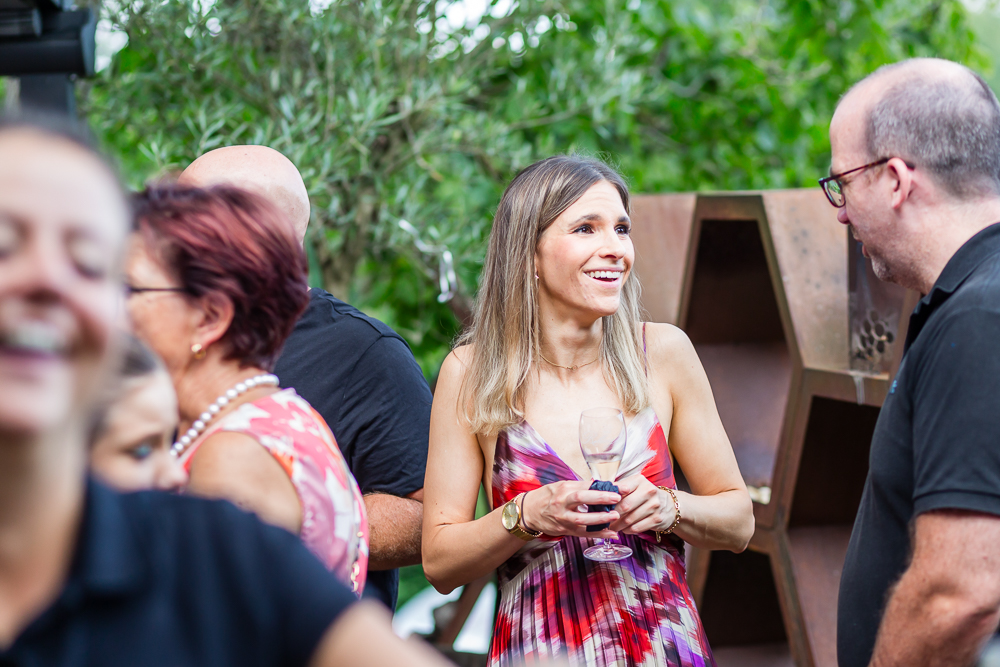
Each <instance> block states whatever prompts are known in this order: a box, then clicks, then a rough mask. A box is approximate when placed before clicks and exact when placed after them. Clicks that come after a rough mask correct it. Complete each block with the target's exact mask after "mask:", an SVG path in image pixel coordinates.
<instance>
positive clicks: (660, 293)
mask: <svg viewBox="0 0 1000 667" xmlns="http://www.w3.org/2000/svg"><path fill="white" fill-rule="evenodd" d="M695 200H696V196H695V195H694V194H667V195H638V196H635V197H633V198H632V241H633V243H634V245H635V271H636V274H637V275H638V276H639V280H640V282H641V283H642V306H643V308H645V309H646V312H648V313H649V318H650V320H651V321H653V322H667V323H669V324H677V321H678V316H679V310H680V302H681V284H682V282H683V279H684V263H685V260H686V258H687V253H688V246H689V245H690V243H691V225H692V222H693V219H694V206H695Z"/></svg>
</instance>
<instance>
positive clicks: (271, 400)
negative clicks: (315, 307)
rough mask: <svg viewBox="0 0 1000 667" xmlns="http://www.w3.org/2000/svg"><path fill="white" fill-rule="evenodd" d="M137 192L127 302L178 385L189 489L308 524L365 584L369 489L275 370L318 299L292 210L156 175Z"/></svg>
mask: <svg viewBox="0 0 1000 667" xmlns="http://www.w3.org/2000/svg"><path fill="white" fill-rule="evenodd" d="M135 203H136V221H137V231H136V233H135V234H134V235H133V240H132V247H131V250H130V252H129V257H128V261H127V268H126V273H127V276H128V277H127V280H128V290H129V293H130V296H129V300H128V310H129V315H130V317H131V319H132V323H133V326H134V327H135V331H136V334H137V335H138V336H139V337H140V338H142V339H143V340H144V341H145V342H146V343H147V344H148V345H149V346H150V347H151V348H152V349H153V351H154V352H156V353H157V355H159V357H160V358H161V359H163V361H164V364H165V365H166V367H167V371H168V372H169V374H170V377H171V379H172V380H173V383H174V388H175V389H176V391H177V402H178V406H179V409H180V429H179V433H180V434H181V435H180V437H179V438H178V440H177V442H176V443H175V444H174V453H175V454H176V455H177V456H178V457H179V458H180V461H181V463H182V464H183V465H184V468H185V469H186V470H187V471H188V473H189V475H190V481H189V483H188V487H187V490H188V491H189V492H190V493H193V494H197V495H202V496H208V497H214V498H225V499H227V500H230V501H232V502H234V503H236V504H237V505H239V506H240V507H243V508H244V509H247V510H250V511H252V512H255V513H256V514H257V515H258V516H260V517H261V518H262V519H263V520H265V521H267V522H269V523H272V524H275V525H277V526H281V527H283V528H285V529H287V530H289V531H291V532H292V533H295V534H296V535H299V536H300V537H301V538H302V541H303V543H304V544H305V545H306V546H307V547H308V548H309V550H310V551H312V552H313V553H314V554H316V556H317V557H318V558H319V559H320V560H321V561H322V562H323V564H324V565H326V566H327V568H329V569H330V570H332V571H333V572H334V573H335V574H336V575H337V576H338V577H339V578H340V579H341V580H342V581H344V582H345V583H347V584H348V585H349V586H351V588H352V589H353V590H354V591H355V593H357V594H358V595H360V594H361V589H362V588H364V584H365V576H366V573H367V563H368V522H367V519H366V516H365V504H364V500H363V498H362V496H361V491H360V490H359V489H358V485H357V483H356V482H355V481H354V477H353V476H352V475H351V473H350V470H349V469H348V467H347V463H346V462H345V461H344V458H343V456H342V455H341V453H340V450H339V449H338V448H337V443H336V441H335V440H334V437H333V434H332V433H331V432H330V429H329V428H328V427H327V425H326V423H325V422H324V421H323V419H322V417H320V416H319V414H318V413H316V412H315V411H314V410H313V409H312V408H311V407H310V405H309V404H308V403H307V402H306V401H305V400H304V399H302V398H301V397H299V396H298V394H296V393H295V390H294V389H291V388H289V389H284V390H282V389H279V388H278V378H277V377H275V376H274V375H271V373H270V371H271V369H272V368H273V367H274V362H275V361H276V360H277V358H278V354H279V353H280V351H281V346H282V345H283V344H284V342H285V339H286V338H287V337H288V335H289V333H291V331H292V327H294V326H295V321H296V319H297V318H298V316H299V315H300V314H301V312H302V310H303V309H304V308H305V306H306V304H307V302H308V300H309V295H308V291H307V287H306V260H305V253H304V252H303V250H302V246H300V245H299V244H298V242H297V241H296V239H295V236H294V233H293V231H292V227H291V223H290V222H289V221H288V220H286V219H285V218H284V217H283V216H282V215H281V213H280V212H279V211H278V210H277V209H276V208H275V207H274V206H272V205H271V204H270V203H269V202H268V201H266V200H265V199H263V198H261V197H259V196H257V195H254V194H251V193H248V192H245V191H242V190H238V189H236V188H233V187H229V186H215V187H213V188H209V189H205V190H201V189H196V188H181V187H176V186H169V185H168V186H161V187H151V188H149V189H147V190H146V191H145V192H144V193H142V194H141V195H139V196H138V198H137V199H136V202H135Z"/></svg>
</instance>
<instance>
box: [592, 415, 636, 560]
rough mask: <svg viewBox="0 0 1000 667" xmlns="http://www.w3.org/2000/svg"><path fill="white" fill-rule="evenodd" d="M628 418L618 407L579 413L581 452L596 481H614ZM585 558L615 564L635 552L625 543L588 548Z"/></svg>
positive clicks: (609, 541)
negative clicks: (614, 562) (613, 562)
mask: <svg viewBox="0 0 1000 667" xmlns="http://www.w3.org/2000/svg"><path fill="white" fill-rule="evenodd" d="M625 438H626V430H625V415H623V414H622V411H621V410H619V409H618V408H590V409H589V410H584V411H583V412H581V413H580V451H582V452H583V459H584V460H585V461H586V462H587V465H588V466H590V472H591V474H592V475H593V476H594V479H597V480H602V481H607V482H613V481H615V476H617V475H618V466H620V465H621V462H622V455H623V454H624V453H625ZM583 555H584V556H585V557H586V558H589V559H590V560H599V561H615V560H621V559H623V558H628V557H629V556H631V555H632V550H631V549H629V548H628V547H627V546H625V545H623V544H612V543H611V540H609V539H607V538H605V539H604V543H603V544H597V545H594V546H592V547H589V548H588V549H587V550H585V551H584V552H583Z"/></svg>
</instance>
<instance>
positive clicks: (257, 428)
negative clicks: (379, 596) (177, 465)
mask: <svg viewBox="0 0 1000 667" xmlns="http://www.w3.org/2000/svg"><path fill="white" fill-rule="evenodd" d="M219 431H230V432H235V433H244V434H246V435H248V436H250V437H251V438H253V439H254V440H256V441H257V442H259V443H260V444H261V445H262V446H263V447H264V449H266V450H267V451H268V452H270V454H271V456H273V457H274V459H275V460H276V461H277V462H278V463H279V464H280V465H281V467H282V469H284V471H285V473H286V474H287V475H288V477H289V479H291V481H292V484H293V485H294V486H295V491H296V493H297V494H298V496H299V502H300V503H301V504H302V528H301V530H300V531H299V537H300V538H301V539H302V542H303V543H304V544H305V545H306V547H308V548H309V550H310V551H312V552H313V554H315V555H316V556H317V557H318V558H319V559H320V560H321V561H322V562H323V564H324V565H326V567H327V569H328V570H330V571H332V572H333V573H334V574H335V575H337V577H338V578H339V579H340V580H341V581H343V582H344V583H346V584H347V585H348V586H351V587H352V589H353V590H354V592H355V593H356V594H357V595H359V596H360V595H361V591H362V589H364V586H365V578H366V576H367V574H368V518H367V515H366V514H365V503H364V498H363V497H362V495H361V490H360V489H359V488H358V484H357V482H356V481H355V480H354V477H353V476H352V475H351V471H350V469H348V467H347V462H346V461H344V457H343V455H342V454H341V453H340V448H339V447H337V441H336V440H335V439H334V437H333V433H331V432H330V428H329V427H328V426H327V425H326V422H325V421H324V420H323V418H322V417H321V416H320V415H319V413H318V412H316V411H315V410H313V408H312V406H311V405H309V403H307V402H306V401H305V399H303V398H302V397H300V396H299V395H298V394H296V393H295V390H294V389H284V390H282V391H279V392H276V393H274V394H271V395H269V396H265V397H264V398H261V399H258V400H256V401H253V402H252V403H244V404H243V405H241V406H239V407H238V408H237V409H235V410H233V411H232V412H230V413H229V414H227V415H225V416H224V417H223V418H222V419H220V420H219V421H218V422H217V423H215V424H213V425H212V426H211V427H209V429H208V430H206V431H205V433H204V434H203V435H202V436H201V437H200V438H198V440H196V441H195V442H194V443H192V444H191V446H190V447H189V448H188V449H187V451H185V452H184V455H183V456H182V457H181V463H182V464H183V465H184V468H185V470H187V471H188V472H190V469H191V462H192V459H193V458H194V455H195V452H197V451H198V448H199V447H200V446H201V444H202V443H203V442H205V440H207V439H208V438H210V437H211V436H212V434H214V433H218V432H219Z"/></svg>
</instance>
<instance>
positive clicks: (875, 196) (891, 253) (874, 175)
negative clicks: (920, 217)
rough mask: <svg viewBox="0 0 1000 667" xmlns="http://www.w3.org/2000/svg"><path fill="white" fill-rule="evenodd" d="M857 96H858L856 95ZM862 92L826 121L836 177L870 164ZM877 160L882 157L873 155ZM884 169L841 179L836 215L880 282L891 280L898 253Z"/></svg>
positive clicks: (875, 168) (866, 171)
mask: <svg viewBox="0 0 1000 667" xmlns="http://www.w3.org/2000/svg"><path fill="white" fill-rule="evenodd" d="M859 93H861V95H859ZM862 95H865V93H864V89H862V90H856V91H854V92H853V93H852V94H851V95H849V96H848V97H847V98H845V99H844V101H843V102H842V103H841V104H840V106H838V107H837V111H836V113H835V114H834V117H833V120H832V121H831V122H830V149H831V161H830V169H831V171H832V172H833V173H835V174H839V173H841V172H844V171H847V170H849V169H854V168H856V167H860V166H862V165H865V164H868V163H869V162H872V161H873V159H875V158H872V157H871V156H870V155H869V154H868V150H867V148H866V146H865V143H864V137H865V129H864V128H865V124H866V117H865V116H866V109H865V107H864V105H863V103H862V102H863V100H862V99H861V97H862ZM876 157H877V158H881V157H883V156H881V155H879V156H876ZM884 176H885V167H884V166H879V167H873V168H871V169H866V170H864V171H861V172H857V173H854V174H850V175H849V176H846V177H845V178H844V195H845V200H846V202H847V203H846V205H845V206H844V207H843V208H840V209H839V210H838V212H837V219H838V220H840V222H842V223H843V224H845V225H849V226H850V229H851V234H852V235H853V236H854V238H855V239H857V240H859V241H861V243H862V244H863V248H864V250H863V251H864V254H865V256H866V257H870V258H871V260H872V268H873V269H874V270H875V275H877V276H878V277H879V278H880V279H881V280H887V281H893V278H894V276H895V274H896V271H895V270H894V269H893V267H894V265H895V263H896V256H897V255H898V254H899V252H898V250H899V249H898V248H897V244H898V242H899V239H898V235H897V234H894V233H893V226H892V220H893V215H892V208H891V206H890V202H891V193H889V192H887V191H886V185H887V182H888V179H887V178H884Z"/></svg>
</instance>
